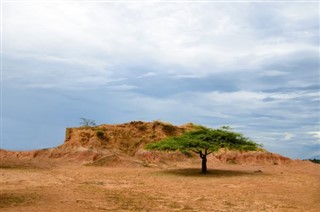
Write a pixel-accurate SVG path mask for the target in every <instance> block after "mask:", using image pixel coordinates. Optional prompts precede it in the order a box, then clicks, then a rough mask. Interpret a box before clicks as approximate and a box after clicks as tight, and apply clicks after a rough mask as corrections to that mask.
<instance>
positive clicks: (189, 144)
mask: <svg viewBox="0 0 320 212" xmlns="http://www.w3.org/2000/svg"><path fill="white" fill-rule="evenodd" d="M259 147H261V145H259V144H257V143H255V142H253V141H252V140H251V139H250V138H247V137H244V136H243V135H242V134H241V133H236V132H232V131H231V128H230V127H228V126H223V127H222V128H220V129H210V128H206V127H203V126H197V127H196V128H195V129H194V130H192V131H188V132H185V133H183V134H182V135H180V136H175V137H168V138H165V139H164V140H161V141H159V142H156V143H149V144H147V145H146V147H145V148H146V149H149V150H162V151H176V150H179V151H181V152H182V153H190V151H192V152H194V153H196V154H198V155H199V156H200V158H201V160H202V169H201V172H202V173H206V172H207V156H208V155H209V154H211V153H213V152H215V151H217V150H219V149H221V148H225V149H228V150H243V151H254V150H257V149H258V148H259Z"/></svg>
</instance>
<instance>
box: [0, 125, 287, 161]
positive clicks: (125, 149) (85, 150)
mask: <svg viewBox="0 0 320 212" xmlns="http://www.w3.org/2000/svg"><path fill="white" fill-rule="evenodd" d="M195 127H196V126H195V125H193V124H191V123H190V124H185V125H182V126H174V125H172V124H170V123H165V122H160V121H154V122H142V121H132V122H129V123H124V124H118V125H110V124H103V125H100V126H95V127H76V128H67V129H66V136H65V141H64V143H63V144H62V145H60V146H58V147H56V148H49V149H41V150H34V151H24V152H13V151H6V150H1V152H0V153H1V154H0V155H1V164H2V166H6V165H7V164H11V165H14V164H17V165H18V164H19V165H25V166H28V165H30V164H41V165H42V166H46V165H47V166H50V165H52V164H59V163H74V162H76V163H79V162H80V163H81V164H86V165H94V166H170V165H175V164H176V163H194V162H195V161H197V162H198V157H197V156H196V155H193V154H190V155H184V154H182V153H180V152H157V151H155V152H154V151H147V150H145V149H144V146H145V144H147V143H150V142H156V141H159V140H161V139H164V138H166V137H168V136H178V135H181V134H182V133H183V132H186V131H190V130H193V129H195ZM208 160H209V161H208V162H209V163H221V162H223V163H237V164H273V165H281V164H287V163H291V162H292V160H291V159H289V158H286V157H283V156H281V155H278V154H274V153H269V152H266V151H259V152H235V151H233V152H230V151H224V150H220V151H219V152H218V153H215V155H214V156H211V157H209V158H208Z"/></svg>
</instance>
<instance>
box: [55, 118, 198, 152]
mask: <svg viewBox="0 0 320 212" xmlns="http://www.w3.org/2000/svg"><path fill="white" fill-rule="evenodd" d="M192 128H193V125H192V124H189V125H184V126H180V127H178V126H173V125H171V124H169V123H163V122H159V121H155V122H141V121H133V122H130V123H125V124H119V125H108V124H105V125H100V126H97V127H79V128H67V130H66V140H65V142H64V144H63V145H61V146H60V147H59V148H65V149H70V148H79V147H83V148H89V149H112V148H113V149H119V150H121V151H122V152H124V153H126V154H129V155H131V156H133V155H134V154H135V153H136V152H137V151H138V150H139V149H143V146H144V145H145V144H146V143H149V142H154V141H159V140H161V139H163V138H165V137H167V136H176V135H180V134H182V133H183V132H185V131H187V130H190V129H192Z"/></svg>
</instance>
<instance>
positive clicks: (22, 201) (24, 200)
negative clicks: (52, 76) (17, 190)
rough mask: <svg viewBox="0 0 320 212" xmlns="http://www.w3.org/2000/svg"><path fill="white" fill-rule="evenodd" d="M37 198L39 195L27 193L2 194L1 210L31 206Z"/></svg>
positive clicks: (0, 199) (0, 198) (0, 195)
mask: <svg viewBox="0 0 320 212" xmlns="http://www.w3.org/2000/svg"><path fill="white" fill-rule="evenodd" d="M37 197H38V195H37V194H35V193H26V194H12V193H1V194H0V208H5V207H13V206H20V205H27V204H31V203H33V202H34V201H35V199H36V198H37Z"/></svg>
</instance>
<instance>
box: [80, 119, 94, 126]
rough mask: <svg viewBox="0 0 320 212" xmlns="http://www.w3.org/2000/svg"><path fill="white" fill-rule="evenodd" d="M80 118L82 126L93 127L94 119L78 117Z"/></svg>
mask: <svg viewBox="0 0 320 212" xmlns="http://www.w3.org/2000/svg"><path fill="white" fill-rule="evenodd" d="M80 119H81V122H80V124H81V126H83V127H95V126H96V122H95V121H94V120H90V119H86V118H80Z"/></svg>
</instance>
